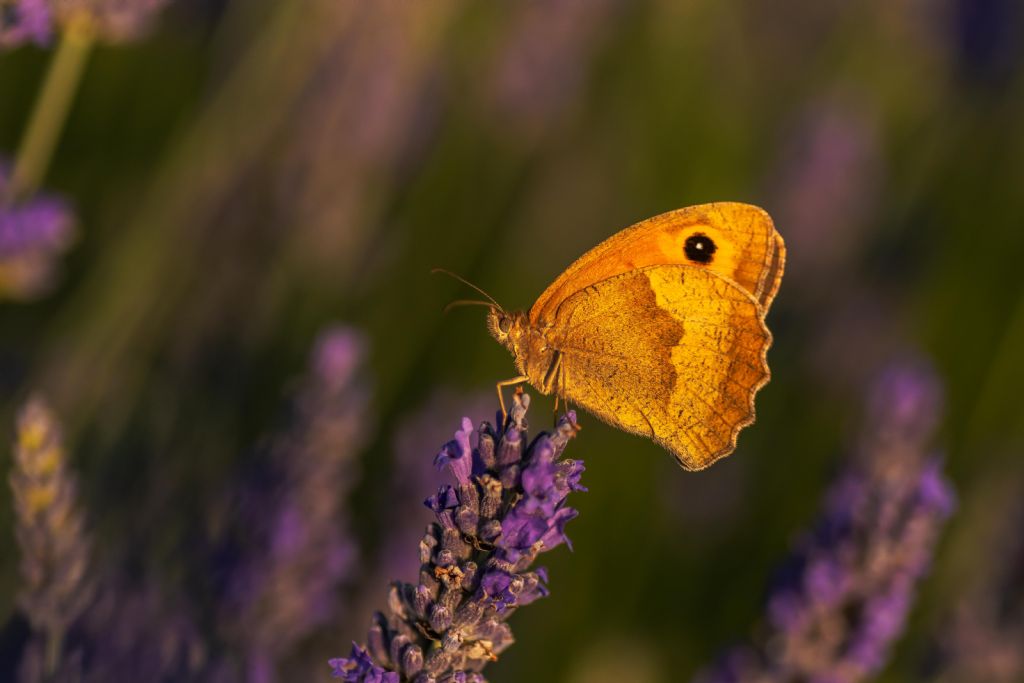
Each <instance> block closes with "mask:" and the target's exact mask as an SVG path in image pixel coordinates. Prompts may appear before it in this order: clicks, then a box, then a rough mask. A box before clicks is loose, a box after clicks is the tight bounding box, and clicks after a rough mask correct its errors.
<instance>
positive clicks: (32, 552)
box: [10, 399, 93, 681]
mask: <svg viewBox="0 0 1024 683" xmlns="http://www.w3.org/2000/svg"><path fill="white" fill-rule="evenodd" d="M10 483H11V491H12V492H13V499H14V512H15V517H16V523H15V536H16V537H17V539H18V545H19V546H20V548H21V577H22V587H21V590H20V591H19V593H18V606H19V607H20V608H21V610H22V611H23V612H24V614H25V617H26V618H27V619H28V621H29V623H30V624H31V625H32V630H33V639H34V640H33V643H32V644H30V646H29V649H28V652H27V655H26V656H25V657H23V662H22V667H21V669H22V679H23V680H26V681H34V680H39V679H41V677H42V676H51V675H53V674H55V673H56V672H57V671H58V667H59V666H60V664H61V662H60V655H61V651H62V647H63V640H64V636H65V635H66V633H67V631H68V628H69V627H70V626H71V624H72V623H73V622H74V621H75V620H76V619H77V618H78V617H79V616H80V615H81V614H82V612H83V610H84V609H85V607H86V605H87V604H88V603H89V601H90V599H91V598H92V595H93V586H92V582H91V581H90V577H89V571H88V566H89V546H90V541H89V538H88V536H87V534H86V531H85V522H84V520H83V518H82V516H81V515H80V514H79V511H78V509H77V505H78V502H77V493H76V489H77V485H76V482H75V480H74V477H73V475H72V474H71V472H70V471H68V467H67V457H66V453H65V452H64V446H63V444H62V442H61V432H60V427H59V426H58V425H57V422H56V419H55V418H54V416H53V414H52V413H51V412H50V410H49V408H47V406H46V404H45V403H43V402H42V401H41V400H39V399H32V400H30V401H29V402H28V403H27V404H26V405H25V406H24V407H23V408H22V410H21V413H20V414H19V416H18V426H17V441H16V443H15V447H14V467H13V470H12V471H11V475H10Z"/></svg>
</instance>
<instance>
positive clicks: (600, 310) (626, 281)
mask: <svg viewBox="0 0 1024 683" xmlns="http://www.w3.org/2000/svg"><path fill="white" fill-rule="evenodd" d="M762 317H763V316H762V312H761V307H760V306H759V304H758V302H757V301H756V300H755V299H754V298H753V296H752V295H751V294H749V293H747V292H746V291H744V290H743V289H741V288H740V287H738V286H737V285H736V284H734V283H733V282H731V281H730V280H728V279H726V278H723V277H721V276H719V275H717V274H716V273H714V272H712V271H709V270H706V269H702V268H697V267H693V266H686V265H659V266H649V267H645V268H641V269H638V270H633V271H629V272H625V273H622V274H618V275H615V276H612V277H609V278H607V279H604V280H601V281H598V282H596V283H593V284H591V285H589V286H588V287H586V288H584V289H583V290H581V291H578V292H576V293H575V294H573V295H572V296H570V297H568V298H567V299H566V300H565V301H563V302H561V304H560V305H559V306H558V307H557V309H556V311H555V314H554V316H553V319H552V322H553V323H554V324H553V325H552V327H551V328H550V331H549V337H548V338H549V341H550V343H551V345H552V346H553V347H554V348H555V349H557V350H558V351H560V353H561V361H560V362H561V367H560V368H559V373H560V375H559V377H558V380H557V384H556V387H555V390H556V391H557V392H558V393H559V394H560V395H561V396H563V397H564V398H566V399H567V400H569V401H570V402H573V403H576V404H578V405H580V406H582V407H583V408H585V409H587V410H588V411H590V412H592V413H593V414H595V415H597V416H598V417H600V418H601V419H603V420H604V421H606V422H608V423H610V424H612V425H615V426H617V427H621V428H622V429H625V430H627V431H630V432H634V433H638V434H642V435H644V436H648V437H651V438H653V439H654V440H655V441H657V442H658V443H659V444H661V445H663V446H664V447H665V448H667V449H668V450H669V451H671V452H672V453H673V454H674V455H675V456H676V458H678V459H679V461H680V463H681V464H682V465H683V466H684V467H686V468H687V469H691V470H696V469H703V468H704V467H707V466H708V465H710V464H711V463H713V462H714V461H715V460H717V459H718V458H721V457H723V456H725V455H727V454H728V453H730V452H731V451H732V450H733V448H734V446H735V442H736V435H737V433H738V432H739V430H740V429H741V428H743V427H744V426H746V425H748V424H750V423H751V422H753V420H754V404H753V401H754V394H755V393H756V392H757V390H758V389H759V388H760V387H762V386H763V385H764V384H765V383H766V382H767V381H768V377H769V371H768V366H767V363H766V360H765V353H766V351H767V349H768V346H769V345H770V343H771V335H770V333H769V332H768V330H767V328H766V327H765V325H764V323H763V322H762Z"/></svg>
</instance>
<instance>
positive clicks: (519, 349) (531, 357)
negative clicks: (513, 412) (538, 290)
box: [487, 308, 556, 394]
mask: <svg viewBox="0 0 1024 683" xmlns="http://www.w3.org/2000/svg"><path fill="white" fill-rule="evenodd" d="M487 328H488V330H490V333H491V336H493V337H494V338H495V339H497V340H498V341H499V342H500V343H501V345H502V346H504V347H505V348H507V349H508V350H509V351H511V352H512V357H513V358H514V359H515V363H516V369H517V370H519V373H520V374H522V375H526V376H527V377H529V379H530V384H532V385H533V386H534V387H536V388H537V389H538V390H539V391H541V392H542V393H545V394H550V393H551V392H552V391H553V390H554V375H555V374H556V373H554V372H552V367H553V364H554V361H555V358H556V351H555V349H553V348H551V346H550V345H549V343H548V339H547V337H546V336H545V334H544V332H543V331H542V330H539V329H537V328H536V327H533V326H531V325H530V321H529V318H527V316H526V313H524V312H522V311H515V312H514V313H505V312H504V311H499V310H497V309H493V308H492V309H491V311H490V313H489V314H488V315H487Z"/></svg>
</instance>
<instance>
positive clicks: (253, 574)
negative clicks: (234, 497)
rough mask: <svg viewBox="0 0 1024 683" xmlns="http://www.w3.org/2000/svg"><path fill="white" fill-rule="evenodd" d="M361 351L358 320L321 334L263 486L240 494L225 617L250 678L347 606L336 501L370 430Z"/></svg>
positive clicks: (269, 673) (347, 554)
mask: <svg viewBox="0 0 1024 683" xmlns="http://www.w3.org/2000/svg"><path fill="white" fill-rule="evenodd" d="M365 357H366V341H365V339H364V337H363V336H362V334H360V333H359V332H357V331H355V330H354V329H352V328H349V327H345V326H340V325H339V326H332V327H329V328H327V329H326V330H324V331H323V332H322V333H321V334H320V336H319V337H318V338H317V341H316V344H315V346H314V349H313V352H312V354H311V359H310V363H309V369H308V372H307V373H306V376H305V377H304V379H303V381H302V382H301V384H300V385H299V387H298V391H297V393H296V395H295V396H294V398H293V400H292V409H293V410H292V412H293V415H292V416H291V420H290V421H289V424H288V429H287V430H286V431H284V432H282V433H280V434H278V435H277V437H276V438H275V439H273V440H272V441H271V442H270V443H269V444H268V446H267V447H268V448H269V456H270V457H269V461H270V462H269V463H268V472H267V473H266V474H267V475H268V476H267V479H268V480H269V482H270V483H269V486H268V485H264V486H262V487H255V486H254V487H252V490H250V491H246V492H244V494H243V495H242V498H243V500H242V501H241V503H240V510H239V511H238V518H239V519H242V520H245V529H244V531H245V532H246V533H245V539H244V541H245V542H246V543H247V545H248V547H249V551H248V552H246V553H244V554H243V555H242V557H240V558H239V559H240V562H239V566H238V567H237V568H236V570H235V571H234V572H233V573H232V575H231V578H230V580H229V584H228V586H227V601H226V602H227V605H226V607H227V608H226V609H225V614H224V616H225V621H226V624H225V625H226V630H227V632H228V633H227V635H228V636H229V639H230V640H232V641H233V642H234V643H236V644H237V645H238V646H239V647H240V648H241V649H244V650H245V651H246V658H247V664H246V668H247V671H248V679H249V680H253V681H256V680H258V681H273V680H278V664H279V662H280V660H281V659H283V658H284V657H286V656H287V655H288V654H289V653H290V652H291V650H292V648H294V647H295V646H296V644H297V643H299V642H300V641H301V640H302V639H303V638H305V637H306V636H308V635H309V634H310V633H312V632H314V631H315V630H316V629H317V628H318V627H321V626H323V625H324V624H326V623H329V622H330V621H331V620H332V619H334V618H335V617H336V616H337V615H338V614H339V613H341V612H342V611H343V609H344V604H343V602H342V600H341V594H342V591H341V588H342V587H343V586H344V585H345V584H346V583H347V582H348V581H349V580H350V579H351V576H352V572H353V569H354V568H355V566H356V560H357V553H358V548H357V546H356V544H355V542H354V541H353V540H352V538H351V535H350V532H349V526H348V519H347V516H346V515H345V514H344V513H345V510H344V508H343V505H342V503H343V502H344V500H345V494H346V492H347V491H348V490H349V489H351V487H352V486H353V484H354V482H355V481H356V480H357V478H358V468H357V462H356V458H355V456H356V455H357V454H358V453H359V452H360V449H361V448H362V446H363V444H364V442H365V440H366V436H367V433H368V431H369V426H368V422H369V420H370V417H369V413H370V410H369V400H368V396H369V390H368V388H367V386H366V385H367V382H366V381H365V378H364V375H365V371H364V365H365V363H364V360H365Z"/></svg>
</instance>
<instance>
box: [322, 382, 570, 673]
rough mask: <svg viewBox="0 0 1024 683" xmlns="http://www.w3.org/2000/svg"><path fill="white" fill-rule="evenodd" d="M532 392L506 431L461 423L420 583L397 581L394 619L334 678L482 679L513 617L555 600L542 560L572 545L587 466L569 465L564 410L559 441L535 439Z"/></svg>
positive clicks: (383, 618)
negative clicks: (537, 564) (576, 497)
mask: <svg viewBox="0 0 1024 683" xmlns="http://www.w3.org/2000/svg"><path fill="white" fill-rule="evenodd" d="M528 407H529V396H528V395H526V394H517V395H516V396H515V399H514V405H513V407H512V410H511V413H510V415H509V419H508V421H507V427H506V428H505V431H504V432H503V433H502V432H499V431H498V430H496V429H495V428H494V427H493V426H491V424H489V423H487V422H484V423H483V424H481V426H480V428H479V429H478V430H475V431H476V434H477V447H476V448H472V447H471V445H470V437H471V435H472V433H473V432H474V430H473V425H472V423H471V422H470V421H469V420H468V419H464V420H463V421H462V425H461V429H460V430H458V431H457V432H456V433H455V438H454V439H453V440H452V441H450V442H448V443H447V444H445V445H444V446H443V447H442V448H441V451H440V453H438V455H437V457H436V459H435V462H436V463H437V465H438V466H441V467H443V466H447V467H448V469H449V470H450V471H451V473H452V474H453V475H454V477H455V481H456V484H455V485H454V486H453V485H447V486H443V487H441V488H440V489H439V490H438V492H437V493H436V494H435V495H433V496H430V497H429V498H428V499H427V500H426V501H425V504H426V505H427V506H428V507H429V508H430V509H431V510H432V511H433V512H434V514H435V517H436V521H435V522H433V523H432V524H430V526H429V527H428V528H427V533H426V535H425V536H424V537H423V540H422V541H421V542H420V561H421V567H420V578H419V582H418V583H417V584H415V585H413V584H408V583H400V582H396V583H394V584H392V586H391V590H390V594H389V596H388V606H387V610H386V613H382V612H378V613H377V614H375V615H374V618H373V623H372V625H371V627H370V632H369V635H368V637H367V646H366V648H365V649H364V648H363V647H362V646H360V645H353V649H352V652H351V654H350V655H349V656H348V657H342V658H338V659H333V660H331V662H330V665H331V667H332V669H333V673H334V676H335V677H337V678H341V679H342V680H345V681H353V682H358V683H399V682H400V681H410V682H412V683H481V682H483V681H485V679H484V677H483V676H482V675H481V673H480V672H481V671H482V670H483V668H484V667H485V666H486V665H487V663H488V662H492V661H495V660H496V659H497V656H498V655H499V654H501V652H503V651H504V650H505V649H506V648H507V647H508V646H509V645H511V644H512V642H513V638H512V631H511V629H510V628H509V626H508V624H507V623H506V620H507V619H508V617H509V616H510V615H511V614H512V613H513V612H514V611H515V610H516V609H517V608H518V607H521V606H522V605H527V604H529V603H531V602H533V601H534V600H536V599H538V598H540V597H544V596H545V595H547V594H548V589H547V574H546V572H545V571H544V570H543V569H542V568H536V569H533V568H532V565H533V563H534V561H535V560H536V558H537V556H538V555H539V554H540V553H542V552H545V551H548V550H551V549H552V548H555V547H557V546H559V545H561V544H562V543H566V544H568V541H569V539H568V537H567V536H566V535H565V525H566V523H567V522H568V521H569V520H570V519H572V518H574V517H575V516H576V514H577V512H576V510H574V509H573V508H571V507H568V506H567V505H566V498H567V497H568V494H569V493H570V492H572V491H584V490H586V489H584V488H583V487H582V486H581V485H580V476H581V474H582V472H583V463H582V461H579V460H568V459H563V458H562V457H561V456H562V453H563V451H564V449H565V446H566V444H567V443H568V441H569V439H570V438H572V437H573V436H574V435H575V434H576V431H577V429H578V428H577V426H576V414H575V413H574V412H572V411H570V412H568V413H566V414H565V415H564V416H562V418H561V419H560V420H559V421H558V425H557V427H556V428H555V430H554V432H553V433H551V434H548V433H542V434H540V435H539V436H538V437H537V438H536V439H534V441H533V442H532V443H529V442H528V440H527V434H526V428H527V427H526V411H527V408H528Z"/></svg>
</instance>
